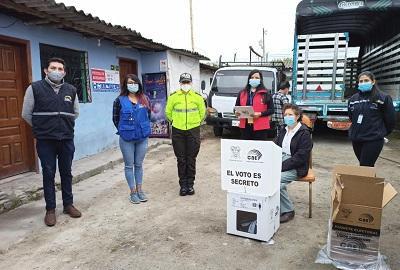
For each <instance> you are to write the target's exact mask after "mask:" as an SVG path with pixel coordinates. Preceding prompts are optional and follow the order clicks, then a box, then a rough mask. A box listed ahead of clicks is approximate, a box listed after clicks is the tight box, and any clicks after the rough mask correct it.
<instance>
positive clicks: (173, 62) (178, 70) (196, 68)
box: [167, 51, 201, 93]
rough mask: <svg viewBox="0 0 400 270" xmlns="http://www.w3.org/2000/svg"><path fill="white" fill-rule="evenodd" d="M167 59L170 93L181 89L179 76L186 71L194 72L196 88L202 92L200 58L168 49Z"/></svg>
mask: <svg viewBox="0 0 400 270" xmlns="http://www.w3.org/2000/svg"><path fill="white" fill-rule="evenodd" d="M167 60H168V91H169V93H171V92H174V91H175V90H177V89H179V87H180V86H179V76H180V75H181V74H182V73H184V72H188V73H190V74H192V78H193V87H194V90H195V91H197V92H198V93H201V89H200V64H199V60H197V59H194V58H191V57H187V56H184V55H180V54H177V53H175V52H172V51H167Z"/></svg>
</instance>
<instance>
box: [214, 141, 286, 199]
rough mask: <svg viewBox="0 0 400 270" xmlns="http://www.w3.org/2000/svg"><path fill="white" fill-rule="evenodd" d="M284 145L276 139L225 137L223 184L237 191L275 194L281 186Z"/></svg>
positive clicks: (262, 194)
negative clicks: (271, 140) (269, 140)
mask: <svg viewBox="0 0 400 270" xmlns="http://www.w3.org/2000/svg"><path fill="white" fill-rule="evenodd" d="M281 168H282V148H280V147H279V146H277V145H276V144H275V143H273V142H267V141H251V140H225V139H223V140H221V186H222V189H223V190H226V191H228V192H234V193H248V194H252V195H258V196H264V197H267V196H272V195H273V194H275V193H276V192H277V191H279V189H280V182H281Z"/></svg>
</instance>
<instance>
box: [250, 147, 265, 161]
mask: <svg viewBox="0 0 400 270" xmlns="http://www.w3.org/2000/svg"><path fill="white" fill-rule="evenodd" d="M261 157H262V154H261V152H260V151H258V150H256V149H253V150H251V151H250V152H249V153H248V154H247V159H248V160H251V161H257V160H260V159H261Z"/></svg>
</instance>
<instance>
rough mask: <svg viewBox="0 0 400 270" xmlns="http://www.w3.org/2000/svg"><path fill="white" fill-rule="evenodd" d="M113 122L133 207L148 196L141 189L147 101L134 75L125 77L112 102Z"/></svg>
mask: <svg viewBox="0 0 400 270" xmlns="http://www.w3.org/2000/svg"><path fill="white" fill-rule="evenodd" d="M113 122H114V125H115V127H116V128H117V129H118V133H117V134H118V135H119V146H120V149H121V152H122V156H123V158H124V163H125V178H126V181H127V182H128V185H129V188H130V190H131V193H130V196H129V200H130V201H131V203H134V204H137V203H140V202H146V201H147V196H146V194H145V193H144V191H143V190H142V183H143V166H142V164H143V160H144V157H145V155H146V152H147V142H148V137H149V135H150V131H151V130H150V102H149V98H148V97H147V96H146V95H145V94H144V92H143V86H142V83H141V81H140V79H139V78H138V77H137V76H136V75H134V74H128V75H126V78H125V80H124V82H123V84H122V86H121V93H120V95H119V97H117V98H116V99H115V101H114V106H113Z"/></svg>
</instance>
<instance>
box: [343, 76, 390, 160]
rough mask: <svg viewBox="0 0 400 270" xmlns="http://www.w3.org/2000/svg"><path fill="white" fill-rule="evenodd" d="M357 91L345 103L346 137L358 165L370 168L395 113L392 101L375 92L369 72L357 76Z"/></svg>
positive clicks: (376, 90)
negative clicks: (346, 106)
mask: <svg viewBox="0 0 400 270" xmlns="http://www.w3.org/2000/svg"><path fill="white" fill-rule="evenodd" d="M358 90H359V91H358V93H356V94H354V95H353V96H352V97H351V98H350V99H349V102H348V112H349V117H350V121H351V122H352V124H351V127H350V130H349V136H350V139H351V141H352V143H353V150H354V153H355V154H356V156H357V159H358V160H359V162H360V166H369V167H374V166H375V162H376V160H377V159H378V157H379V154H380V153H381V151H382V148H383V143H384V137H385V136H387V135H388V134H390V133H391V132H392V131H393V129H394V126H395V110H394V106H393V101H392V98H391V97H390V96H389V95H387V94H385V93H383V92H381V91H379V88H378V86H377V83H376V80H375V76H374V74H373V73H371V72H368V71H365V72H362V73H361V74H360V75H359V76H358Z"/></svg>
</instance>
